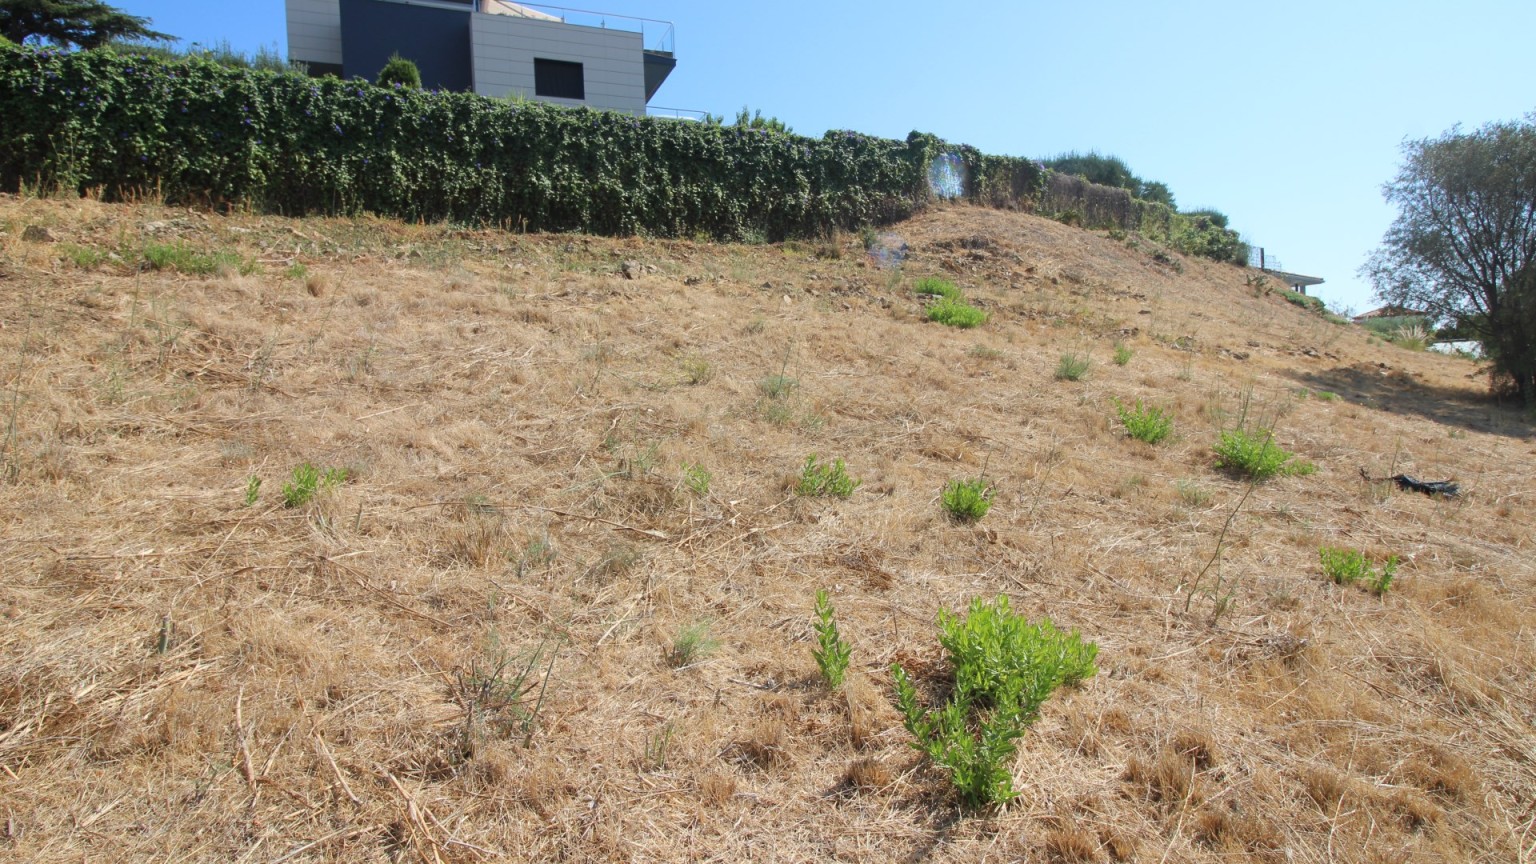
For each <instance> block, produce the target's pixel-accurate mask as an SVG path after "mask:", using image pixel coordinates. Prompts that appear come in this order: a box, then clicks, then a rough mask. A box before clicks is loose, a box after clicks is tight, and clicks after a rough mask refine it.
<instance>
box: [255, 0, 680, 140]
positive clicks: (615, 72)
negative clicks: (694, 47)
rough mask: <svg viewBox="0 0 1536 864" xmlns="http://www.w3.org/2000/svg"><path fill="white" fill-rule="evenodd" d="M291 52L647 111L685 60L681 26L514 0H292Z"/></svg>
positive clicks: (335, 69) (335, 67)
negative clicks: (680, 56) (676, 40)
mask: <svg viewBox="0 0 1536 864" xmlns="http://www.w3.org/2000/svg"><path fill="white" fill-rule="evenodd" d="M285 3H286V5H287V18H288V21H287V23H288V56H289V58H290V59H292V60H297V61H301V62H304V63H307V64H308V65H309V69H310V72H311V74H334V75H340V76H342V77H344V78H354V77H362V78H367V79H370V80H372V79H373V77H374V76H375V75H377V74H378V73H379V70H380V69H382V68H383V67H384V64H385V63H386V62H388V61H389V59H390V57H391V56H393V55H394V54H399V55H400V56H401V57H404V58H406V59H408V60H411V61H413V62H414V63H415V64H416V66H417V68H418V69H420V70H421V83H422V86H423V87H428V88H437V89H446V90H467V91H473V92H475V93H479V94H481V95H484V96H493V97H501V96H514V97H521V98H527V99H537V100H541V101H547V102H555V103H559V104H562V105H572V106H577V105H585V106H587V107H590V108H598V109H605V110H610V111H625V112H628V113H631V114H644V113H645V106H646V103H647V102H649V101H650V98H651V97H652V96H653V95H655V93H656V90H657V88H659V87H660V86H661V84H662V82H663V81H665V80H666V78H667V75H668V74H670V73H671V71H672V69H673V67H674V66H676V62H677V61H676V59H675V57H674V55H673V52H672V50H671V48H672V42H671V40H672V30H671V25H670V24H667V23H666V22H660V21H647V20H645V19H636V18H625V17H622V16H612V15H601V14H598V13H582V12H574V11H573V10H563V9H559V8H557V7H550V6H538V7H534V6H528V5H524V4H518V3H512V2H509V0H285Z"/></svg>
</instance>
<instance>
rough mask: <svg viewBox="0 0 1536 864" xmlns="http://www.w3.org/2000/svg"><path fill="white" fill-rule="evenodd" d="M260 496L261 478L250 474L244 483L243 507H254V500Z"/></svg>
mask: <svg viewBox="0 0 1536 864" xmlns="http://www.w3.org/2000/svg"><path fill="white" fill-rule="evenodd" d="M260 495H261V478H260V477H257V476H256V475H254V474H252V475H251V476H250V478H249V479H247V480H246V481H245V506H247V507H250V506H252V505H254V504H255V503H256V499H257V498H258V497H259V496H260Z"/></svg>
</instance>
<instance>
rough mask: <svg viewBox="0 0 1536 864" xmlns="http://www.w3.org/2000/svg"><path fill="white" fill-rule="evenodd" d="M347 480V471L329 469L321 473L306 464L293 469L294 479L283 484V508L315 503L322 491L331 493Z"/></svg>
mask: <svg viewBox="0 0 1536 864" xmlns="http://www.w3.org/2000/svg"><path fill="white" fill-rule="evenodd" d="M346 480H347V469H345V468H327V469H325V470H324V471H321V470H320V469H319V468H317V467H315V466H314V465H312V464H310V463H308V462H305V463H304V464H302V465H299V466H296V467H295V468H294V469H293V477H292V479H291V480H289V481H288V482H287V483H284V484H283V506H284V507H302V506H304V505H305V504H308V503H309V502H310V501H313V500H314V498H315V496H316V495H318V494H319V493H320V492H322V491H329V490H331V489H334V488H336V487H337V486H340V485H341V484H342V483H345V482H346Z"/></svg>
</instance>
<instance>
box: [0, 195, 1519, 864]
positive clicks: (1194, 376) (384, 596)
mask: <svg viewBox="0 0 1536 864" xmlns="http://www.w3.org/2000/svg"><path fill="white" fill-rule="evenodd" d="M34 226H35V227H40V228H43V229H46V231H45V232H44V231H30V232H29V231H27V229H28V228H32V227H34ZM24 234H25V235H26V237H25V238H24V236H23V235H24ZM177 244H180V246H181V247H183V248H184V249H186V250H191V251H193V252H197V253H202V254H206V255H212V254H215V253H223V254H224V258H223V260H222V261H220V262H215V263H214V264H211V265H209V266H207V267H202V266H199V265H198V264H196V263H195V261H194V262H192V263H184V264H183V265H182V267H183V270H178V269H175V268H174V267H171V268H168V269H161V270H156V269H153V268H151V267H149V266H148V265H147V264H146V261H145V251H146V249H150V248H151V247H154V246H157V245H160V246H167V245H168V246H176V245H177ZM903 244H904V245H905V250H903V249H902V246H903ZM879 248H880V249H883V250H886V252H887V253H888V254H886V255H884V256H883V259H882V258H881V256H871V255H869V254H867V253H866V251H865V249H864V247H863V245H862V244H861V242H860V240H859V238H857V237H854V236H841V237H835V238H830V239H828V240H826V241H822V242H808V243H799V244H784V245H764V246H734V245H723V244H714V243H707V242H680V241H660V240H654V241H653V240H644V239H606V238H594V237H584V236H551V235H519V234H511V233H504V232H497V231H466V230H463V229H459V228H455V227H451V226H436V225H427V226H423V225H404V224H400V223H397V222H390V221H382V220H371V219H357V220H340V219H312V220H290V219H283V218H276V217H257V216H250V215H233V216H223V215H214V214H209V213H203V212H192V211H187V210H177V209H166V208H162V207H158V206H151V205H136V206H127V205H106V204H101V203H99V202H94V201H89V200H86V201H55V200H36V199H19V198H16V197H6V198H0V393H3V400H0V430H3V433H0V469H3V475H0V520H3V521H0V573H3V577H0V858H4V859H6V860H12V861H39V862H55V861H59V862H63V861H70V862H77V861H221V862H222V861H262V862H280V861H336V862H363V861H367V862H372V861H425V862H439V861H442V862H472V861H503V860H505V861H553V860H567V861H608V860H617V861H694V860H698V861H706V860H708V861H736V860H764V861H825V860H839V861H872V862H874V861H880V862H883V861H956V862H958V861H965V862H975V861H1016V860H1022V861H1071V862H1080V861H1081V862H1086V861H1146V862H1162V861H1190V862H1217V861H1222V862H1226V861H1263V862H1323V861H1340V862H1417V861H1425V862H1428V861H1487V862H1494V861H1500V862H1503V861H1526V860H1530V859H1531V858H1532V856H1533V855H1536V829H1533V825H1536V821H1533V820H1536V736H1533V734H1532V722H1533V719H1536V681H1533V662H1532V661H1533V651H1532V649H1533V642H1536V608H1533V597H1536V564H1533V561H1536V555H1533V552H1532V545H1533V537H1536V516H1533V506H1536V480H1533V476H1532V470H1531V466H1532V462H1533V455H1536V443H1533V437H1532V435H1533V430H1532V425H1531V422H1530V420H1529V418H1528V417H1527V416H1525V415H1522V414H1521V413H1519V412H1518V411H1515V410H1512V409H1508V408H1503V407H1500V406H1498V405H1496V404H1493V403H1492V402H1490V401H1489V400H1488V399H1487V398H1486V395H1485V394H1486V392H1487V386H1486V379H1485V378H1483V377H1481V376H1479V374H1478V370H1477V368H1476V366H1475V364H1473V363H1471V362H1469V361H1465V360H1461V359H1457V358H1451V357H1444V356H1440V355H1436V354H1433V353H1425V352H1411V351H1407V350H1404V349H1401V348H1399V347H1397V346H1394V345H1391V344H1385V343H1381V342H1379V341H1377V340H1374V339H1372V338H1371V337H1370V335H1369V334H1368V333H1366V332H1364V331H1362V330H1360V329H1358V328H1355V327H1353V326H1343V325H1338V324H1333V323H1330V322H1328V321H1325V320H1323V319H1322V318H1320V317H1318V316H1316V315H1313V314H1310V313H1307V312H1305V311H1303V310H1301V309H1298V308H1296V307H1294V306H1292V305H1290V304H1288V303H1286V302H1284V300H1283V299H1282V298H1281V297H1280V296H1279V295H1278V294H1277V293H1274V292H1273V291H1270V290H1267V289H1271V288H1274V287H1277V286H1273V285H1257V284H1254V280H1253V278H1252V277H1253V276H1254V274H1253V273H1252V271H1245V270H1240V269H1237V268H1233V267H1229V266H1225V265H1217V264H1213V263H1210V262H1206V261H1200V260H1192V259H1184V258H1182V257H1181V256H1178V255H1171V254H1168V253H1166V252H1163V251H1162V250H1158V249H1156V248H1154V247H1153V246H1151V245H1150V244H1146V243H1141V242H1137V241H1136V240H1135V238H1127V239H1120V240H1116V239H1112V238H1110V237H1106V236H1104V235H1102V234H1096V233H1092V232H1086V231H1081V230H1077V229H1074V228H1069V227H1066V226H1062V225H1058V224H1056V223H1054V222H1050V221H1046V220H1042V219H1039V218H1036V217H1033V216H1029V215H1025V214H1016V213H1004V212H996V211H989V210H981V209H972V208H964V207H955V208H941V209H937V210H933V211H931V212H929V213H927V214H925V215H923V216H922V217H920V218H918V219H915V220H913V221H911V222H908V223H904V224H901V225H897V226H894V227H893V228H892V229H890V231H889V232H888V234H887V235H886V236H885V237H883V238H881V240H880V243H879ZM892 252H895V253H900V256H899V257H901V264H900V266H899V267H892V266H887V265H889V264H891V263H893V260H892V259H894V258H895V257H898V256H897V255H893V254H889V253H892ZM184 270H191V271H197V270H206V271H207V272H203V273H197V272H183V271H184ZM242 271H244V272H242ZM929 275H937V276H944V277H946V278H949V279H952V280H953V281H954V282H956V283H957V284H958V285H959V286H960V287H961V288H963V289H964V290H965V292H966V293H967V295H968V296H969V297H970V298H971V300H972V301H973V302H975V303H976V304H978V305H980V306H982V307H983V308H984V309H985V310H986V311H987V312H988V313H989V314H990V316H991V317H990V321H989V322H988V323H987V324H985V325H984V326H982V327H980V328H978V329H975V330H956V329H950V328H946V327H943V326H941V325H938V324H934V323H930V322H928V321H926V320H925V318H924V315H923V301H922V300H921V299H920V298H918V297H917V296H915V295H914V294H913V293H912V291H911V284H912V282H913V280H914V279H915V278H917V277H921V276H929ZM1117 342H1120V343H1123V344H1124V345H1125V346H1127V347H1128V348H1130V349H1131V350H1132V352H1133V355H1132V357H1131V359H1130V361H1129V362H1128V363H1127V364H1125V365H1124V366H1119V365H1116V364H1114V363H1112V362H1111V356H1112V354H1113V346H1114V345H1115V343H1117ZM1065 353H1078V354H1087V355H1089V356H1090V357H1091V360H1092V365H1091V367H1090V370H1089V373H1088V375H1087V376H1086V377H1085V378H1084V379H1083V380H1081V381H1077V382H1071V381H1062V380H1056V378H1055V376H1054V372H1055V370H1056V367H1057V364H1058V361H1059V360H1060V358H1061V356H1062V355H1063V354H1065ZM775 376H781V377H780V379H775ZM782 379H790V380H788V381H785V380H782ZM769 391H772V392H774V393H777V394H778V395H770V392H769ZM1115 399H1119V400H1121V401H1122V402H1125V403H1127V404H1130V403H1134V402H1135V400H1137V399H1140V400H1143V401H1144V402H1145V403H1147V404H1151V405H1157V406H1163V407H1166V408H1167V409H1168V410H1169V411H1170V412H1171V414H1172V416H1173V418H1174V423H1175V435H1174V438H1173V439H1172V440H1170V441H1167V442H1164V443H1163V444H1160V445H1158V446H1155V447H1154V446H1149V445H1145V444H1141V443H1139V442H1136V441H1134V440H1130V439H1128V438H1127V437H1126V435H1125V434H1124V432H1123V430H1122V428H1121V426H1120V423H1119V421H1118V419H1117V416H1116V412H1115V405H1114V402H1113V400H1115ZM1240 422H1245V423H1247V424H1249V425H1250V426H1254V427H1257V426H1266V427H1273V429H1274V430H1275V436H1276V440H1277V441H1278V442H1279V443H1280V444H1282V445H1283V446H1284V447H1286V448H1287V449H1289V450H1291V451H1293V452H1295V453H1296V454H1297V455H1298V457H1299V458H1301V459H1304V460H1307V461H1309V462H1311V463H1314V464H1315V465H1316V466H1317V471H1316V473H1314V474H1311V475H1308V476H1287V477H1281V478H1277V479H1274V480H1271V481H1269V482H1267V483H1264V484H1261V485H1258V486H1256V487H1254V488H1253V489H1252V491H1251V494H1250V493H1249V489H1248V484H1247V483H1246V482H1244V481H1242V480H1240V479H1237V478H1233V477H1229V476H1227V475H1225V474H1222V473H1220V472H1218V471H1217V470H1216V469H1215V467H1214V457H1213V454H1212V450H1211V448H1212V445H1213V444H1214V443H1215V441H1216V438H1217V435H1218V433H1219V431H1220V430H1222V429H1226V428H1231V427H1232V426H1233V425H1235V424H1237V423H1240ZM812 454H816V455H817V456H819V457H820V458H821V459H823V460H830V459H836V458H841V459H844V460H845V461H846V464H847V467H848V470H849V472H850V473H851V474H853V475H854V476H856V477H858V478H859V479H860V480H861V481H862V485H861V486H860V487H859V489H858V490H857V491H856V492H855V493H854V494H853V495H852V496H851V497H850V498H847V499H836V498H802V497H799V496H797V495H795V494H794V491H793V486H794V481H795V478H796V477H797V475H798V473H799V471H800V469H801V467H802V466H803V464H804V463H805V460H806V458H807V457H808V456H810V455H812ZM305 463H310V464H312V465H314V466H316V467H318V468H320V469H344V470H345V472H346V479H345V482H342V483H339V484H335V485H332V486H330V487H328V488H327V487H325V486H324V485H323V484H322V486H321V488H319V489H318V490H317V491H316V494H315V495H314V497H313V499H312V500H309V501H307V502H303V503H296V506H287V503H285V500H284V494H283V487H284V485H285V484H293V483H294V476H293V475H294V469H295V468H296V467H297V466H300V465H302V464H305ZM690 466H697V467H696V468H695V469H694V470H693V472H692V474H691V475H690V473H689V468H690ZM1362 468H1363V469H1365V470H1366V472H1367V473H1368V474H1370V475H1372V476H1378V477H1379V476H1386V475H1389V474H1394V473H1399V472H1404V473H1408V474H1412V475H1414V476H1416V477H1419V478H1421V479H1428V480H1442V479H1455V480H1457V481H1459V482H1460V483H1461V484H1462V487H1463V489H1464V490H1465V494H1464V495H1463V496H1462V497H1461V498H1460V499H1457V500H1439V499H1433V498H1429V497H1426V496H1423V495H1417V494H1408V493H1402V492H1398V491H1396V490H1394V489H1392V488H1390V487H1389V486H1387V485H1385V484H1380V483H1372V482H1368V481H1366V480H1363V479H1362V477H1361V474H1360V469H1362ZM703 472H707V473H708V477H709V480H708V485H707V489H704V488H703V486H704V483H703V482H702V478H703V477H704V476H705V475H704V473H703ZM690 476H691V477H692V480H693V482H692V486H691V487H690V483H689V482H688V480H689V477H690ZM978 476H984V477H985V478H986V479H987V480H989V481H990V482H991V483H993V484H994V488H995V504H994V507H993V509H992V511H991V513H990V514H988V515H987V516H986V518H985V519H983V520H982V521H981V522H979V523H977V524H975V525H963V524H958V523H955V522H953V521H951V520H949V519H947V518H946V516H945V514H944V513H943V511H942V509H941V507H940V503H939V491H940V489H941V488H942V487H943V486H944V484H945V483H946V482H948V481H949V480H951V479H954V478H968V477H978ZM253 478H254V480H256V481H259V487H258V488H253V485H254V484H253ZM248 493H251V496H250V497H251V500H250V503H249V504H248V503H247V500H248ZM1245 494H1246V496H1247V497H1246V499H1245ZM299 497H302V496H301V495H300V496H299ZM1239 505H1240V506H1239ZM1234 510H1236V512H1235V515H1234ZM1224 527H1225V528H1226V529H1227V530H1226V531H1225V533H1223V529H1224ZM1324 545H1328V546H1342V547H1349V548H1353V549H1360V550H1363V551H1365V552H1366V553H1367V555H1369V556H1370V557H1371V558H1372V560H1373V561H1376V562H1380V561H1381V560H1383V559H1385V558H1386V557H1387V556H1388V555H1397V556H1400V558H1401V560H1402V562H1403V563H1402V567H1401V569H1400V571H1399V573H1398V577H1397V581H1396V582H1395V583H1394V584H1393V585H1392V586H1391V590H1390V591H1389V592H1388V593H1386V594H1385V596H1380V597H1378V596H1376V595H1375V594H1373V593H1371V592H1370V591H1368V590H1366V589H1365V588H1363V587H1362V586H1360V585H1346V586H1341V585H1336V584H1334V583H1333V582H1332V581H1331V580H1329V579H1328V578H1327V577H1325V576H1324V574H1323V572H1322V570H1321V567H1320V564H1319V556H1318V550H1319V547H1321V546H1324ZM818 588H825V589H828V590H829V591H830V592H831V594H832V598H833V602H834V603H835V605H836V608H837V617H838V622H839V624H840V626H841V629H842V632H843V634H844V635H845V637H847V638H848V639H849V640H850V641H851V643H852V645H853V666H852V668H851V670H850V676H849V677H850V682H849V684H848V686H847V687H846V689H845V690H844V691H842V692H838V693H833V692H830V691H829V690H828V689H827V688H826V686H825V685H823V684H822V683H821V681H820V678H819V676H818V674H817V671H816V667H815V664H814V663H813V661H812V659H811V656H810V648H811V646H812V645H813V644H814V635H813V631H812V627H811V624H812V620H813V616H812V606H813V595H814V594H815V591H816V590H817V589H818ZM998 594H1006V595H1007V596H1008V597H1009V598H1010V599H1011V601H1012V603H1013V605H1014V607H1015V608H1016V609H1018V610H1020V611H1022V612H1024V613H1026V614H1028V615H1029V616H1030V617H1032V618H1039V617H1042V616H1049V617H1050V618H1051V619H1052V620H1053V621H1054V622H1055V623H1056V624H1057V625H1058V626H1061V627H1071V628H1077V629H1079V630H1080V631H1081V632H1082V634H1083V635H1084V637H1085V638H1088V639H1091V640H1093V641H1095V642H1097V643H1098V644H1099V646H1100V654H1099V673H1098V675H1097V676H1096V677H1094V678H1091V679H1089V680H1088V681H1087V682H1085V683H1084V684H1083V685H1082V686H1081V687H1078V688H1075V689H1072V690H1068V691H1064V692H1060V693H1058V694H1057V695H1056V696H1054V697H1053V698H1052V699H1051V700H1050V701H1049V702H1047V703H1046V705H1045V708H1044V711H1043V714H1042V716H1041V718H1040V720H1039V722H1038V723H1036V724H1035V726H1034V727H1033V728H1032V729H1030V731H1029V732H1028V733H1027V734H1026V736H1025V737H1024V738H1023V739H1021V742H1020V748H1019V756H1018V758H1017V761H1016V764H1015V765H1014V766H1013V774H1014V777H1015V783H1016V785H1017V787H1018V788H1019V789H1020V790H1021V792H1022V794H1021V797H1020V798H1019V799H1018V800H1017V801H1015V802H1014V803H1013V805H1011V806H1009V807H1008V808H1006V809H1004V810H1002V811H1000V812H990V813H980V814H973V813H968V812H964V811H962V810H960V809H959V808H958V807H957V803H956V800H955V797H954V795H953V793H952V791H951V790H950V788H949V785H948V781H947V780H946V779H945V777H944V775H943V774H942V773H941V772H940V771H939V770H937V769H935V768H934V767H933V766H931V765H927V764H925V763H924V761H923V760H922V758H921V757H920V756H919V754H918V753H917V752H916V751H914V750H913V749H911V747H910V746H909V742H910V737H909V735H908V734H907V732H906V731H905V730H904V729H903V726H902V723H901V719H900V717H899V716H898V715H897V713H896V711H895V709H894V707H893V702H892V695H891V688H890V675H889V672H888V669H889V666H890V664H892V663H893V662H900V663H902V664H903V665H905V666H906V668H908V669H909V670H912V671H913V672H914V674H915V675H917V676H918V678H919V679H920V680H921V681H923V682H925V683H926V684H927V685H929V686H935V687H936V686H939V685H938V682H939V681H941V680H942V678H943V677H944V674H945V672H946V668H945V660H944V658H943V655H942V653H941V651H940V649H939V646H938V643H937V639H936V635H937V629H936V627H935V624H934V620H935V616H936V614H937V612H938V611H939V609H940V608H951V609H955V608H961V607H963V606H965V605H966V604H967V603H968V602H969V601H970V600H971V599H972V598H974V597H984V598H990V597H993V596H996V595H998ZM688 628H702V629H703V632H704V633H705V634H706V635H705V636H704V638H703V639H702V640H700V642H701V644H699V645H697V646H695V647H696V649H697V650H695V651H693V652H692V653H689V651H688V650H686V649H687V646H683V647H684V650H682V651H679V650H678V646H677V645H676V642H677V639H678V637H679V635H680V634H681V633H683V632H684V631H685V630H687V629H688ZM711 643H713V644H711ZM519 682H521V683H520V684H519Z"/></svg>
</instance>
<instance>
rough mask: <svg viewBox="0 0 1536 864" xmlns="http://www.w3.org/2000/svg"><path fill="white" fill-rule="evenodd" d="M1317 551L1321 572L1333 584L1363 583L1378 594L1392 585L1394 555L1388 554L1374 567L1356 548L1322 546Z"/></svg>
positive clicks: (1395, 572) (1395, 562) (1385, 591)
mask: <svg viewBox="0 0 1536 864" xmlns="http://www.w3.org/2000/svg"><path fill="white" fill-rule="evenodd" d="M1317 553H1318V557H1319V558H1320V559H1321V560H1322V564H1323V572H1324V573H1325V574H1327V576H1328V578H1329V579H1332V580H1333V581H1334V583H1335V584H1338V585H1353V584H1355V583H1357V582H1359V583H1363V584H1364V585H1365V587H1366V588H1368V589H1370V591H1371V593H1373V594H1376V595H1378V596H1380V595H1382V594H1385V593H1387V591H1388V590H1389V589H1390V588H1391V587H1392V579H1393V577H1394V576H1395V575H1396V574H1397V566H1398V559H1397V556H1396V555H1389V556H1388V557H1387V560H1386V561H1383V562H1382V564H1381V568H1380V569H1376V568H1375V567H1372V566H1371V562H1370V561H1369V560H1368V559H1366V557H1365V553H1364V552H1361V551H1359V550H1356V549H1345V548H1337V547H1333V546H1323V547H1322V548H1320V549H1318V550H1317Z"/></svg>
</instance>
